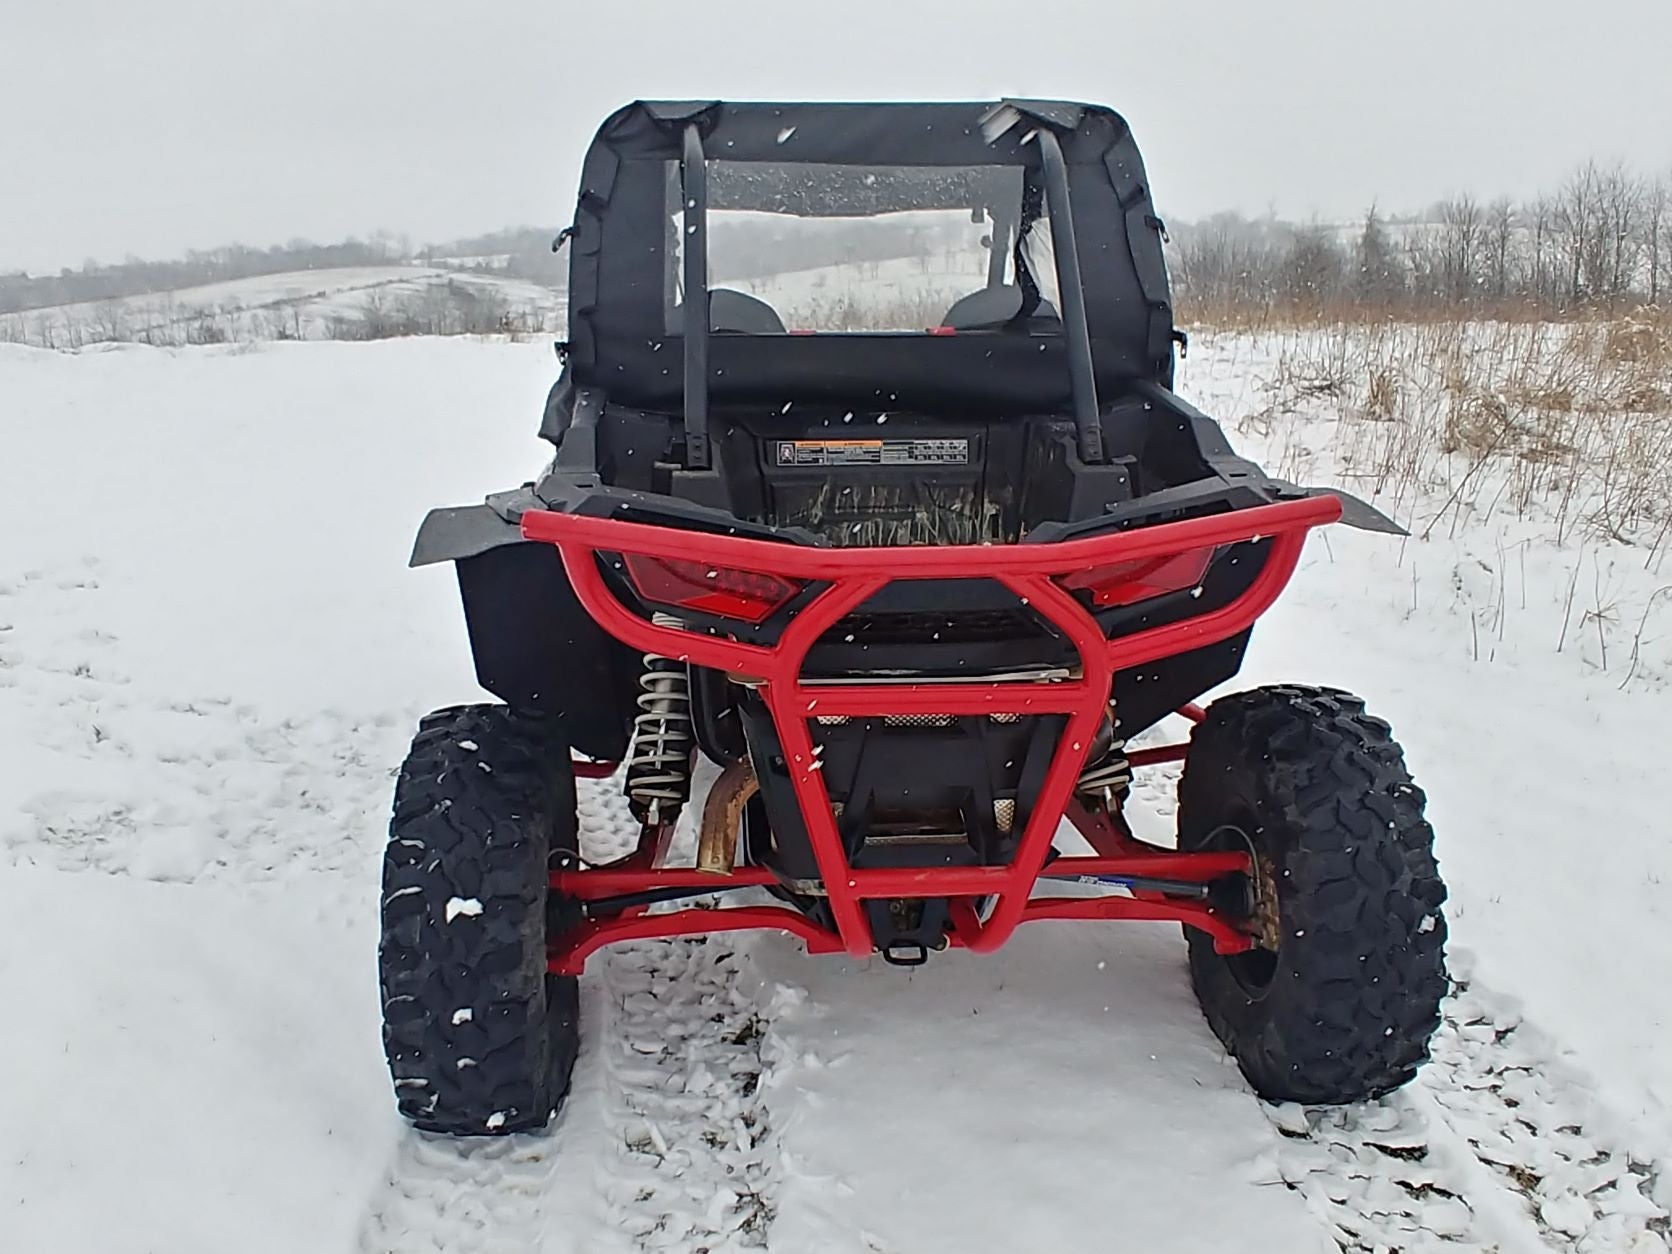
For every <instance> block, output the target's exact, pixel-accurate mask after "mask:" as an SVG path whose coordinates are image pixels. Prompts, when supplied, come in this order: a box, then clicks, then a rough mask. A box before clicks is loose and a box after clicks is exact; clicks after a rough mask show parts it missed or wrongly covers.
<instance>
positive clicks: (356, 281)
mask: <svg viewBox="0 0 1672 1254" xmlns="http://www.w3.org/2000/svg"><path fill="white" fill-rule="evenodd" d="M467 260H473V259H467ZM449 286H451V287H452V288H453V289H454V290H455V292H458V293H464V294H467V295H468V296H469V297H474V298H476V299H479V300H488V301H493V302H495V304H496V307H500V308H503V309H504V310H505V311H506V312H508V313H511V314H514V315H516V316H517V319H518V321H519V323H526V324H527V325H530V326H540V327H546V328H550V329H556V328H557V327H559V326H561V324H562V317H563V311H564V309H565V308H566V302H565V300H564V297H563V295H562V293H560V292H555V291H553V290H552V289H550V288H546V287H541V286H540V285H538V284H535V283H529V282H526V281H524V280H521V279H512V278H506V277H504V276H502V275H491V274H480V273H474V272H469V271H459V270H458V269H457V268H456V266H446V265H445V264H444V265H443V266H416V265H389V266H354V267H342V268H338V269H332V270H295V271H290V272H288V273H284V274H266V275H259V276H257V277H254V278H248V279H234V280H230V281H228V282H225V283H209V284H205V285H203V286H201V287H190V288H181V289H180V290H178V291H169V292H157V293H153V294H151V295H146V296H127V297H122V298H120V299H117V300H106V301H83V302H80V303H77V304H73V305H54V306H50V307H47V308H44V309H27V310H24V311H22V312H20V313H9V314H0V343H5V342H10V343H18V344H29V345H34V346H36V347H46V348H78V347H80V346H82V345H84V344H93V343H100V342H110V341H137V342H140V343H146V344H207V343H211V342H249V341H253V340H279V339H284V340H319V339H341V338H352V336H346V335H344V333H343V331H342V329H341V328H342V326H343V324H344V323H348V324H351V325H352V324H353V323H355V322H357V321H358V320H359V319H360V318H361V317H362V316H363V315H364V313H365V312H366V310H367V308H368V306H370V307H373V308H375V309H377V310H383V311H386V310H389V309H391V308H394V307H397V306H401V305H416V304H420V303H421V302H423V301H424V300H425V299H426V298H428V299H431V300H435V299H441V298H445V297H447V296H448V295H449V291H448V289H449Z"/></svg>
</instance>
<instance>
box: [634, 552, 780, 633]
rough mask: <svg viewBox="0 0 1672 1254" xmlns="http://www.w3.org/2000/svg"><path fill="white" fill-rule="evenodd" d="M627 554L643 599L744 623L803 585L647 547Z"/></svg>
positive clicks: (756, 619)
mask: <svg viewBox="0 0 1672 1254" xmlns="http://www.w3.org/2000/svg"><path fill="white" fill-rule="evenodd" d="M625 560H626V563H627V573H628V575H629V576H631V578H632V580H633V586H634V587H635V588H637V589H638V591H639V595H640V596H642V597H644V599H645V600H647V601H655V602H657V603H659V604H661V605H677V606H681V607H683V608H685V609H688V610H699V611H701V612H702V613H705V614H718V615H720V616H721V617H722V618H740V619H742V620H743V621H744V622H746V623H758V622H760V621H762V620H763V619H765V618H766V617H767V616H768V615H769V614H771V613H772V611H773V610H775V609H777V608H778V607H779V606H780V605H783V604H784V602H786V601H788V600H789V599H790V598H791V597H793V596H794V595H795V594H796V593H798V592H800V591H801V585H800V584H798V583H795V582H793V581H792V580H789V579H782V578H780V577H778V576H777V575H768V574H763V573H762V572H760V571H756V570H736V569H734V568H733V567H730V566H710V565H707V564H706V563H704V562H689V561H686V560H685V559H684V558H680V557H650V556H648V555H647V554H643V553H628V554H626V555H625Z"/></svg>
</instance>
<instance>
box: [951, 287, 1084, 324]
mask: <svg viewBox="0 0 1672 1254" xmlns="http://www.w3.org/2000/svg"><path fill="white" fill-rule="evenodd" d="M1021 311H1022V289H1021V288H1019V287H1010V286H999V287H984V288H982V289H981V290H980V291H979V292H971V293H970V294H969V295H968V296H961V297H959V298H958V299H957V300H956V301H954V302H953V304H952V308H950V309H948V310H947V311H946V316H945V317H943V318H942V319H941V325H942V326H943V327H951V328H952V329H953V330H955V331H996V330H998V329H999V328H1000V327H1003V326H1006V325H1008V324H1009V323H1010V322H1011V320H1013V319H1014V318H1015V317H1016V315H1017V314H1019V313H1020V312H1021ZM1033 318H1045V319H1049V320H1051V321H1056V319H1057V311H1056V308H1055V306H1053V305H1052V304H1051V302H1050V301H1048V300H1046V299H1044V298H1043V297H1041V298H1040V301H1039V304H1038V305H1036V306H1035V307H1034V311H1033ZM1030 321H1031V319H1030Z"/></svg>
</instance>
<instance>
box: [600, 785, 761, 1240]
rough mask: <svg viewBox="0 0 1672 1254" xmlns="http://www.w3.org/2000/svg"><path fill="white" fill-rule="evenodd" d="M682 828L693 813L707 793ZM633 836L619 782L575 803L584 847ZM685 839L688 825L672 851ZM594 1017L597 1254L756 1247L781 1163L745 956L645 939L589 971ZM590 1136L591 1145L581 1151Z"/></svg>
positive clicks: (705, 941)
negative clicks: (593, 981) (765, 1096)
mask: <svg viewBox="0 0 1672 1254" xmlns="http://www.w3.org/2000/svg"><path fill="white" fill-rule="evenodd" d="M695 791H696V794H697V795H694V796H693V798H692V803H691V805H689V806H687V807H686V814H687V815H688V816H690V815H694V814H696V813H700V802H701V796H700V793H701V787H700V782H699V787H698V788H697V789H696V790H695ZM636 838H637V826H636V824H635V823H634V822H633V819H632V816H631V815H630V814H629V813H628V810H627V805H626V801H625V799H624V798H622V796H621V795H620V792H619V784H618V783H616V782H615V781H608V780H606V781H600V782H599V783H598V784H595V785H593V786H591V787H590V788H587V787H586V786H585V785H583V788H582V798H581V849H582V853H583V854H584V855H585V856H586V857H587V858H588V859H589V860H592V861H599V860H603V859H605V858H609V857H615V856H618V855H620V854H622V853H625V852H627V851H628V850H630V849H631V848H632V846H633V843H634V841H635V840H636ZM690 839H691V834H690V831H689V829H688V826H687V825H683V824H682V826H681V830H680V833H679V836H678V837H676V841H675V844H676V849H675V856H676V857H677V856H679V848H678V846H679V845H680V844H682V843H683V842H685V841H689V840H690ZM594 965H595V969H596V970H597V971H598V980H599V985H600V990H599V991H600V996H599V997H598V998H597V1004H598V1005H599V1006H600V1008H601V1013H600V1014H599V1015H598V1016H597V1019H596V1020H595V1021H593V1022H589V1023H587V1024H586V1026H585V1030H586V1032H587V1034H588V1037H589V1039H588V1041H587V1043H586V1045H585V1046H584V1048H585V1049H586V1051H587V1052H588V1053H589V1054H592V1055H593V1056H594V1057H595V1058H596V1060H597V1061H596V1064H595V1065H596V1071H595V1072H593V1073H592V1074H591V1075H590V1076H589V1079H591V1080H592V1081H593V1082H594V1083H595V1084H596V1086H597V1093H596V1094H595V1095H594V1096H593V1097H592V1099H591V1101H590V1103H589V1107H590V1109H591V1110H593V1111H594V1112H596V1114H597V1115H598V1116H599V1117H600V1118H601V1119H602V1121H603V1123H604V1125H605V1128H604V1135H603V1138H602V1142H601V1144H599V1146H598V1152H597V1154H596V1157H595V1160H594V1163H593V1167H594V1171H595V1206H594V1210H595V1219H596V1222H597V1230H596V1232H595V1233H594V1235H593V1236H592V1238H591V1240H590V1241H588V1242H585V1243H582V1244H580V1245H578V1246H577V1247H576V1248H577V1249H579V1250H583V1251H585V1252H586V1254H593V1251H595V1250H603V1249H620V1250H645V1249H655V1250H671V1251H680V1250H684V1251H693V1252H695V1251H709V1252H711V1254H721V1252H722V1251H733V1250H748V1249H762V1248H765V1246H766V1230H767V1228H768V1226H769V1225H770V1223H771V1219H772V1213H773V1201H774V1197H775V1194H776V1190H777V1178H778V1177H777V1172H778V1163H779V1158H778V1153H777V1147H776V1144H775V1141H774V1138H773V1136H772V1134H771V1129H770V1128H769V1126H768V1123H767V1117H766V1107H765V1103H764V1101H763V1100H762V1098H761V1096H760V1094H759V1089H760V1086H761V1080H762V1076H763V1073H764V1072H765V1071H766V1070H767V1066H766V1064H765V1062H764V1061H763V1059H762V1053H761V1050H762V1045H763V1043H764V1041H765V1036H766V1027H765V1022H764V1017H763V1014H762V1011H761V1008H760V1007H759V1006H758V1005H757V1003H756V1001H755V998H754V990H755V989H756V988H758V987H759V983H760V982H759V981H758V980H757V979H752V978H748V977H749V970H748V968H749V966H750V959H749V956H748V949H747V945H746V943H744V942H740V941H738V940H736V939H734V938H732V937H729V936H710V937H693V938H688V939H677V940H655V941H640V942H635V943H632V944H626V945H618V946H613V947H611V948H609V949H606V950H603V951H602V952H600V953H599V954H598V955H597V957H596V958H595V959H594ZM590 1139H591V1135H590V1134H589V1140H590Z"/></svg>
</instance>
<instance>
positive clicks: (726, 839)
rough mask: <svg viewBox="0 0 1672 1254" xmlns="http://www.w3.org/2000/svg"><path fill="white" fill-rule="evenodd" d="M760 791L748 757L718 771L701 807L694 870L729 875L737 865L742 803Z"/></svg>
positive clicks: (746, 803)
mask: <svg viewBox="0 0 1672 1254" xmlns="http://www.w3.org/2000/svg"><path fill="white" fill-rule="evenodd" d="M759 791H760V783H759V781H757V780H756V779H755V768H754V764H753V763H751V762H750V761H749V759H748V758H744V759H743V761H741V762H733V763H732V764H731V765H730V766H728V767H727V768H726V769H725V770H723V771H721V772H720V778H719V779H717V780H715V781H714V787H713V788H711V789H709V792H708V800H707V801H705V802H703V807H702V830H701V832H700V834H699V835H698V836H697V870H699V871H703V872H705V873H707V874H709V875H730V874H731V873H732V868H733V867H735V866H736V865H737V838H738V834H739V832H740V831H741V830H742V826H743V807H744V806H746V805H748V804H749V798H751V797H753V796H754V795H755V794H756V793H757V792H759Z"/></svg>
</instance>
